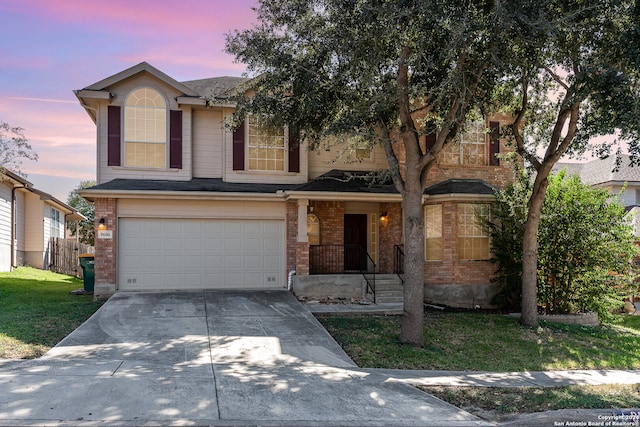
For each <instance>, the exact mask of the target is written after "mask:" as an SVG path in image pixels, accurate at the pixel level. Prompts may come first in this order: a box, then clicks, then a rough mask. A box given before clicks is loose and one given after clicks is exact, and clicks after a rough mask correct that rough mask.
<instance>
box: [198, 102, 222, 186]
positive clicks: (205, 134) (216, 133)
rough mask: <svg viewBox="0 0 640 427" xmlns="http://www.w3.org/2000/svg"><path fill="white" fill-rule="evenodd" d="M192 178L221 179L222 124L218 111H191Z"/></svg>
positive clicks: (220, 112)
mask: <svg viewBox="0 0 640 427" xmlns="http://www.w3.org/2000/svg"><path fill="white" fill-rule="evenodd" d="M192 120H193V150H192V151H193V176H194V177H195V178H222V163H223V158H222V141H223V136H224V124H223V122H222V111H220V110H217V111H216V110H193V116H192Z"/></svg>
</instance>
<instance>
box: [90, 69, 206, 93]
mask: <svg viewBox="0 0 640 427" xmlns="http://www.w3.org/2000/svg"><path fill="white" fill-rule="evenodd" d="M142 72H147V73H149V74H151V75H152V76H154V77H155V78H157V79H158V80H161V81H163V82H164V83H166V84H168V85H169V86H172V87H174V88H175V89H177V90H178V91H180V92H182V93H183V94H185V95H187V96H199V94H198V93H197V92H195V91H194V90H193V89H191V88H190V87H188V86H186V85H184V84H182V83H180V82H179V81H177V80H176V79H174V78H173V77H169V76H168V75H167V74H165V73H163V72H162V71H160V70H158V69H157V68H156V67H154V66H152V65H151V64H149V63H148V62H146V61H143V62H141V63H139V64H137V65H134V66H133V67H130V68H127V69H126V70H123V71H120V72H119V73H116V74H114V75H112V76H110V77H107V78H106V79H102V80H100V81H99V82H96V83H94V84H92V85H90V86H87V87H85V88H84V90H89V91H92V90H93V91H103V90H105V89H106V88H108V87H109V86H113V85H114V84H116V83H118V82H121V81H122V80H125V79H128V78H129V77H132V76H135V75H136V74H139V73H142Z"/></svg>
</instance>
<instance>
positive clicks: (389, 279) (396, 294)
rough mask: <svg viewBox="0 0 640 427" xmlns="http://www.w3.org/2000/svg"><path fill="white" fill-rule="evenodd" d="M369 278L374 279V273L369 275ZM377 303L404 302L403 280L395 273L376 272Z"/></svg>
mask: <svg viewBox="0 0 640 427" xmlns="http://www.w3.org/2000/svg"><path fill="white" fill-rule="evenodd" d="M367 278H368V279H369V280H373V279H374V277H373V275H368V276H367ZM375 288H376V303H379V304H387V303H402V302H403V301H404V296H403V289H402V281H401V280H400V278H399V277H398V276H397V275H395V274H376V275H375Z"/></svg>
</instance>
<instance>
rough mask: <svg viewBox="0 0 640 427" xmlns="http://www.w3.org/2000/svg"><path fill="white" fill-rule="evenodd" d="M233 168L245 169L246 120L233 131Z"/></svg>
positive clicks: (236, 169) (237, 169)
mask: <svg viewBox="0 0 640 427" xmlns="http://www.w3.org/2000/svg"><path fill="white" fill-rule="evenodd" d="M233 170H234V171H241V170H244V120H243V121H242V123H240V126H239V127H238V128H237V129H236V130H234V131H233Z"/></svg>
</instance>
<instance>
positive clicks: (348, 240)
mask: <svg viewBox="0 0 640 427" xmlns="http://www.w3.org/2000/svg"><path fill="white" fill-rule="evenodd" d="M366 269H367V215H365V214H345V216H344V270H345V271H364V270H366Z"/></svg>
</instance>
